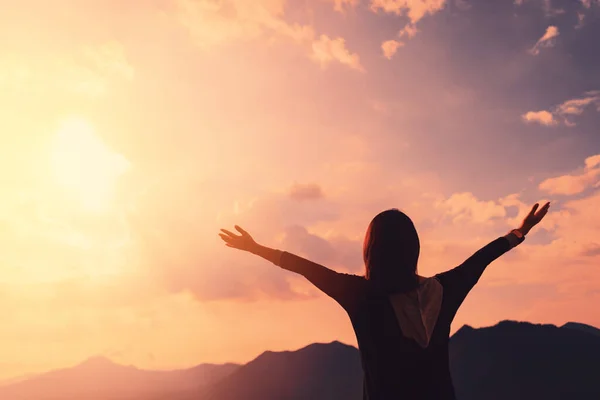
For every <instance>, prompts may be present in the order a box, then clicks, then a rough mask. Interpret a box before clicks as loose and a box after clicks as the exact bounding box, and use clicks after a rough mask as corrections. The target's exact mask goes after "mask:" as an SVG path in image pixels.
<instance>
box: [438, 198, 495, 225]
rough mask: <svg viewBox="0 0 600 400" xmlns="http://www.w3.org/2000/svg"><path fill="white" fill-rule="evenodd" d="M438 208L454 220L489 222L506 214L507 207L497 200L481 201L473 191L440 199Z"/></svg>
mask: <svg viewBox="0 0 600 400" xmlns="http://www.w3.org/2000/svg"><path fill="white" fill-rule="evenodd" d="M436 208H437V209H441V210H443V211H444V212H445V214H446V215H448V216H451V217H452V221H453V222H461V221H464V220H468V221H470V222H474V223H488V222H490V221H491V220H493V219H495V218H502V217H505V216H506V209H505V208H504V206H503V205H501V204H499V203H498V202H495V201H480V200H478V199H477V198H476V197H475V196H474V195H473V194H472V193H470V192H463V193H454V194H453V195H452V196H450V197H449V198H448V199H446V200H443V201H438V202H437V203H436Z"/></svg>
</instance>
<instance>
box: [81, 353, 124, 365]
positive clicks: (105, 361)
mask: <svg viewBox="0 0 600 400" xmlns="http://www.w3.org/2000/svg"><path fill="white" fill-rule="evenodd" d="M78 367H86V368H114V367H123V366H122V365H119V364H117V363H115V362H114V361H112V360H111V359H109V358H108V357H105V356H101V355H100V356H93V357H90V358H88V359H86V360H85V361H83V362H82V363H80V364H79V365H78Z"/></svg>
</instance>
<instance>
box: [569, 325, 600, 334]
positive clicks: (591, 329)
mask: <svg viewBox="0 0 600 400" xmlns="http://www.w3.org/2000/svg"><path fill="white" fill-rule="evenodd" d="M561 328H567V329H576V330H578V331H581V332H587V333H591V334H592V335H596V336H600V329H598V328H594V327H593V326H590V325H586V324H581V323H578V322H567V323H566V324H564V325H563V326H561Z"/></svg>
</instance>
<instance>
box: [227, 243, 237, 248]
mask: <svg viewBox="0 0 600 400" xmlns="http://www.w3.org/2000/svg"><path fill="white" fill-rule="evenodd" d="M225 246H227V247H231V248H234V249H235V246H234V245H232V244H229V243H225Z"/></svg>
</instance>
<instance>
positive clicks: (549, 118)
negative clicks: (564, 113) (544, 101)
mask: <svg viewBox="0 0 600 400" xmlns="http://www.w3.org/2000/svg"><path fill="white" fill-rule="evenodd" d="M522 118H523V120H524V121H526V122H537V123H538V124H541V125H546V126H553V125H556V124H557V123H558V122H557V121H556V119H554V116H553V115H552V113H551V112H549V111H545V110H542V111H529V112H527V113H525V114H523V115H522Z"/></svg>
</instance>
